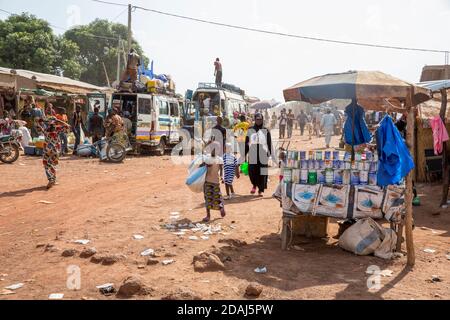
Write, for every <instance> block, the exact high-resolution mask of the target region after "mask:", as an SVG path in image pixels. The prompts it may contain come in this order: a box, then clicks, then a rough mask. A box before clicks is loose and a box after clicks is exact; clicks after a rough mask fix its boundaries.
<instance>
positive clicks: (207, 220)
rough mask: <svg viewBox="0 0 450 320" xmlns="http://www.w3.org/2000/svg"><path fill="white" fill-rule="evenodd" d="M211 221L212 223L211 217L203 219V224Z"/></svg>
mask: <svg viewBox="0 0 450 320" xmlns="http://www.w3.org/2000/svg"><path fill="white" fill-rule="evenodd" d="M210 221H211V218H209V217H206V218H203V220H202V222H203V223H208V222H210Z"/></svg>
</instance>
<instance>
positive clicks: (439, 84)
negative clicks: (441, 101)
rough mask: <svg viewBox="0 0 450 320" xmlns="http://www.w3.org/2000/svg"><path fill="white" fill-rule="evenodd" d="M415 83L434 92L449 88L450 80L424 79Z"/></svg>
mask: <svg viewBox="0 0 450 320" xmlns="http://www.w3.org/2000/svg"><path fill="white" fill-rule="evenodd" d="M417 85H418V86H420V87H423V88H426V89H429V90H431V91H433V92H436V91H441V90H442V89H450V80H436V81H426V82H420V83H418V84H417Z"/></svg>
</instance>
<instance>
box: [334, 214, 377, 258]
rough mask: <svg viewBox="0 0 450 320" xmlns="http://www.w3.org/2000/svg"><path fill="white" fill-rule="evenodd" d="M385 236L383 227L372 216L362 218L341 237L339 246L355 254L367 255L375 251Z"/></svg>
mask: <svg viewBox="0 0 450 320" xmlns="http://www.w3.org/2000/svg"><path fill="white" fill-rule="evenodd" d="M383 238H384V232H383V229H382V227H380V226H379V225H378V223H376V222H375V221H374V220H373V219H372V218H365V219H361V220H359V221H358V222H356V223H355V224H354V225H352V226H351V227H350V228H348V229H347V230H346V231H345V232H344V233H343V234H342V236H341V237H340V238H339V246H340V247H341V248H342V249H344V250H347V251H350V252H353V253H354V254H357V255H360V256H365V255H369V254H372V253H374V252H375V250H377V249H378V248H379V247H380V245H381V243H382V239H383Z"/></svg>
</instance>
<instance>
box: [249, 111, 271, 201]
mask: <svg viewBox="0 0 450 320" xmlns="http://www.w3.org/2000/svg"><path fill="white" fill-rule="evenodd" d="M245 155H246V156H248V163H249V176H250V181H251V183H252V186H253V188H252V190H251V192H250V193H251V194H255V193H256V189H258V196H260V197H261V196H263V193H264V191H265V190H266V189H267V180H268V175H269V170H268V169H269V168H268V166H269V158H270V157H271V155H272V137H271V135H270V130H268V129H267V128H265V127H264V117H263V115H262V114H260V113H257V114H256V115H255V125H254V126H253V127H251V128H250V129H249V130H248V133H247V138H246V140H245Z"/></svg>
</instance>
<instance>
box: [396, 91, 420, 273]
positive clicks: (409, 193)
mask: <svg viewBox="0 0 450 320" xmlns="http://www.w3.org/2000/svg"><path fill="white" fill-rule="evenodd" d="M413 96H414V88H413V87H411V92H410V96H409V97H408V101H407V104H408V107H409V108H408V118H407V122H406V124H407V127H406V128H407V132H406V143H407V145H408V146H409V150H410V153H411V154H414V130H415V121H414V120H415V110H416V108H415V107H414V106H413ZM412 202H413V170H411V171H410V172H409V174H408V176H407V177H406V192H405V203H406V219H405V233H406V252H407V264H408V266H410V267H412V266H414V264H415V261H416V256H415V252H414V241H413V230H412V226H413V205H412ZM400 236H401V235H400Z"/></svg>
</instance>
